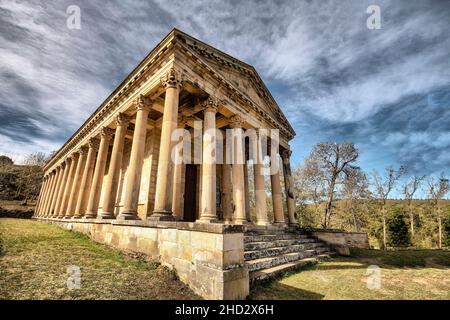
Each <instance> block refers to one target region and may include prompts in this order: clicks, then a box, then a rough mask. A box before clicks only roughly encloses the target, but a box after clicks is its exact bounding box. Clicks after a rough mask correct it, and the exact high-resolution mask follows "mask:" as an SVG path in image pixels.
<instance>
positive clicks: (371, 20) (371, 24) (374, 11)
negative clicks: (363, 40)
mask: <svg viewBox="0 0 450 320" xmlns="http://www.w3.org/2000/svg"><path fill="white" fill-rule="evenodd" d="M366 13H367V14H369V15H370V16H369V17H368V18H367V20H366V26H367V29H370V30H379V29H381V9H380V6H378V5H376V4H372V5H370V6H368V7H367V9H366Z"/></svg>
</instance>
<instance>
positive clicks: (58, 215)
mask: <svg viewBox="0 0 450 320" xmlns="http://www.w3.org/2000/svg"><path fill="white" fill-rule="evenodd" d="M62 165H63V166H64V173H63V175H62V181H61V185H60V186H59V191H58V200H57V201H56V206H55V214H54V217H55V218H62V217H63V216H64V213H63V212H62V211H61V203H62V202H63V199H64V189H65V187H66V184H67V176H68V175H69V170H70V159H69V158H66V160H65V161H64V163H63V164H62Z"/></svg>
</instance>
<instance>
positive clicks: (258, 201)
mask: <svg viewBox="0 0 450 320" xmlns="http://www.w3.org/2000/svg"><path fill="white" fill-rule="evenodd" d="M256 141H257V143H258V147H257V156H256V159H254V162H253V175H254V185H255V213H256V224H257V225H262V226H265V225H267V224H268V223H269V220H268V218H267V202H266V188H265V183H264V164H263V155H265V154H266V152H264V150H263V147H264V146H263V144H262V141H261V136H260V132H258V136H257V139H256Z"/></svg>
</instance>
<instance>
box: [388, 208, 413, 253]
mask: <svg viewBox="0 0 450 320" xmlns="http://www.w3.org/2000/svg"><path fill="white" fill-rule="evenodd" d="M405 216H406V215H405V213H404V212H403V210H402V209H401V208H393V209H392V213H391V217H390V218H389V219H388V221H387V232H388V245H389V246H391V247H408V246H409V245H411V240H410V237H409V232H408V225H407V223H406V221H405Z"/></svg>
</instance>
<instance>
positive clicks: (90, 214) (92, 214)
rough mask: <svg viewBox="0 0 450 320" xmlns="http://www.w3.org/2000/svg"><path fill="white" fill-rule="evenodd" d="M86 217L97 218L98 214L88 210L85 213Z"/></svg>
mask: <svg viewBox="0 0 450 320" xmlns="http://www.w3.org/2000/svg"><path fill="white" fill-rule="evenodd" d="M85 218H86V219H96V218H97V214H96V213H95V212H88V213H86V215H85Z"/></svg>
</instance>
